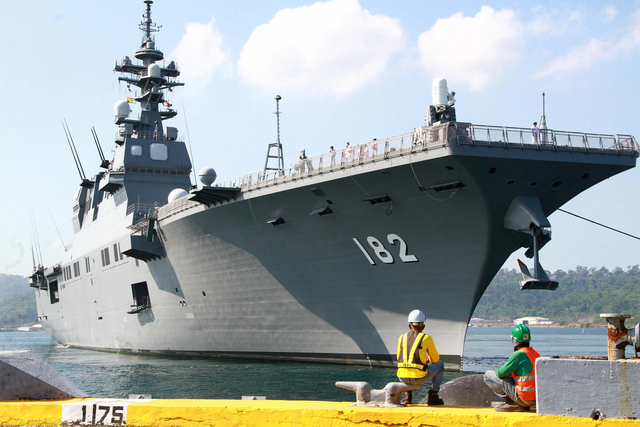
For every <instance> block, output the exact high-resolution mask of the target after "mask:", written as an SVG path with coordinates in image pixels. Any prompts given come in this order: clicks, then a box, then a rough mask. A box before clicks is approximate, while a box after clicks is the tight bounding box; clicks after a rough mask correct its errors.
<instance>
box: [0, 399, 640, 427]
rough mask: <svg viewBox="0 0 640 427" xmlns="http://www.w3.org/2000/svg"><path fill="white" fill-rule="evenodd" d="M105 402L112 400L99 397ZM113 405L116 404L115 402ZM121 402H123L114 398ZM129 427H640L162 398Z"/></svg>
mask: <svg viewBox="0 0 640 427" xmlns="http://www.w3.org/2000/svg"><path fill="white" fill-rule="evenodd" d="M99 400H100V402H104V403H107V404H108V402H109V400H110V399H99ZM83 401H87V399H73V400H65V401H39V402H26V401H25V402H0V426H7V427H9V426H47V427H48V426H59V425H60V424H61V416H62V405H63V404H65V403H74V402H75V403H77V402H83ZM114 402H116V401H115V400H114ZM118 402H122V400H118ZM126 425H127V426H129V427H213V426H215V427H225V426H234V427H238V426H243V427H244V426H246V427H253V426H256V427H257V426H260V427H262V426H266V425H273V426H282V427H294V426H295V427H325V426H330V427H342V426H356V425H357V426H366V425H376V426H381V425H382V426H415V427H418V426H451V427H469V426H481V427H494V426H509V427H538V426H539V427H574V426H575V427H582V426H590V427H608V426H612V427H623V426H624V427H627V426H629V427H631V426H633V427H640V421H637V420H614V419H605V420H599V421H594V420H592V419H590V418H577V417H559V416H551V415H536V414H535V413H501V412H496V411H494V410H493V409H491V408H462V407H451V406H439V407H429V406H427V405H412V406H409V407H406V408H368V407H364V408H363V407H353V406H351V403H347V402H314V401H277V400H262V401H260V400H258V401H256V400H182V399H175V400H174V399H171V400H170V399H166V400H153V401H146V402H138V403H136V401H135V400H132V401H131V403H130V404H128V409H127V416H126Z"/></svg>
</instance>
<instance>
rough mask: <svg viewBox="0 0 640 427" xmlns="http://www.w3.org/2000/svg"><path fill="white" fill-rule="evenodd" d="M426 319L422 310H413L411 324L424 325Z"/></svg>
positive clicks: (410, 316) (410, 317)
mask: <svg viewBox="0 0 640 427" xmlns="http://www.w3.org/2000/svg"><path fill="white" fill-rule="evenodd" d="M425 319H426V317H425V316H424V313H423V312H421V311H420V310H413V311H412V312H411V313H409V323H424V321H425Z"/></svg>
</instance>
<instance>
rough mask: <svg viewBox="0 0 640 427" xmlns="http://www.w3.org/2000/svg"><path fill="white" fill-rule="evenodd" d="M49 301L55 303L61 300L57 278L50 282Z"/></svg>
mask: <svg viewBox="0 0 640 427" xmlns="http://www.w3.org/2000/svg"><path fill="white" fill-rule="evenodd" d="M49 301H51V304H55V303H57V302H59V301H60V294H59V293H58V281H57V280H52V281H50V282H49Z"/></svg>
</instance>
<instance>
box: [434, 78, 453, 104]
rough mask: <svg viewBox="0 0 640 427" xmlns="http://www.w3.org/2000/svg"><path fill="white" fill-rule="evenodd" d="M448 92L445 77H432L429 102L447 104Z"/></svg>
mask: <svg viewBox="0 0 640 427" xmlns="http://www.w3.org/2000/svg"><path fill="white" fill-rule="evenodd" d="M448 93H449V89H448V88H447V81H446V80H445V79H434V80H433V83H432V84H431V104H433V105H447V101H448V99H447V94H448Z"/></svg>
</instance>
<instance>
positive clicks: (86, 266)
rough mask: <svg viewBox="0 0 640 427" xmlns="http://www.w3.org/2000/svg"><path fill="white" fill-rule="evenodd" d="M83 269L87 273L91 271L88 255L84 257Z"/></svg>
mask: <svg viewBox="0 0 640 427" xmlns="http://www.w3.org/2000/svg"><path fill="white" fill-rule="evenodd" d="M84 269H85V270H86V272H87V273H89V272H91V263H90V262H89V257H84Z"/></svg>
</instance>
